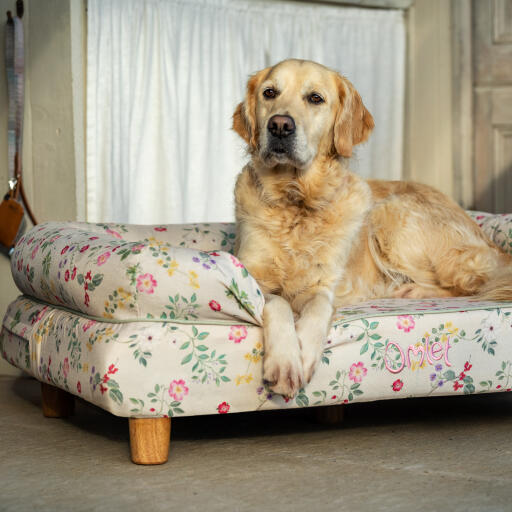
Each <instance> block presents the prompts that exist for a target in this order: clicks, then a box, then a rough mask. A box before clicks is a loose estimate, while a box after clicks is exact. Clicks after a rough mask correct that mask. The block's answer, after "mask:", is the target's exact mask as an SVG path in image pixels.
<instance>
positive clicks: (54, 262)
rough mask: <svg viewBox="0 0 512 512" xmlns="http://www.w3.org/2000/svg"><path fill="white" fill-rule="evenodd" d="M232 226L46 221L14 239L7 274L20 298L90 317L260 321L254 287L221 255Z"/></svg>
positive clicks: (227, 245)
mask: <svg viewBox="0 0 512 512" xmlns="http://www.w3.org/2000/svg"><path fill="white" fill-rule="evenodd" d="M232 230H233V228H232V226H230V225H226V226H224V225H215V226H214V227H209V226H208V225H194V226H179V227H177V226H174V227H173V226H168V227H165V226H154V227H153V226H151V227H148V226H122V225H112V224H85V223H83V224H82V223H56V222H49V223H46V224H42V225H41V226H38V227H36V228H34V229H32V230H31V231H30V232H28V233H27V234H26V235H25V236H24V237H22V238H21V239H20V241H19V242H18V244H17V245H16V248H15V250H14V254H13V256H12V260H11V267H12V273H13V277H14V280H15V282H16V285H17V286H18V288H19V289H20V290H21V291H22V292H23V293H25V294H26V295H30V296H33V297H35V298H37V299H40V300H42V301H44V302H47V303H49V304H54V305H56V306H61V307H66V308H68V309H72V310H75V311H78V312H81V313H83V314H85V315H89V316H91V317H95V318H96V317H99V318H104V319H115V320H118V321H123V320H151V319H155V318H158V319H164V320H165V319H179V320H183V321H195V320H197V319H199V318H201V319H203V320H206V321H208V322H212V323H215V322H226V321H230V322H231V321H233V320H234V321H243V322H256V323H259V322H260V321H261V312H262V310H263V300H264V299H263V296H262V294H261V291H260V289H259V286H258V284H257V283H256V281H255V280H254V279H253V278H252V276H250V275H249V274H248V272H247V270H246V269H245V267H244V266H243V265H242V264H241V263H240V262H239V261H238V260H237V259H236V258H235V257H234V256H233V255H232V254H230V253H229V252H226V249H227V250H228V251H229V250H231V249H232V243H233V238H234V235H233V233H232ZM194 246H200V247H201V248H200V249H193V248H190V247H194ZM214 247H217V248H223V250H213V248H214Z"/></svg>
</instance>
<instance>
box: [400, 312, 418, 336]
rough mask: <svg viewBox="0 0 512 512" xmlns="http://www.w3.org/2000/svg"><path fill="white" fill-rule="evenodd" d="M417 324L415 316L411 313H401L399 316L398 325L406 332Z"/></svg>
mask: <svg viewBox="0 0 512 512" xmlns="http://www.w3.org/2000/svg"><path fill="white" fill-rule="evenodd" d="M415 325H416V324H415V322H414V318H413V317H412V316H411V315H400V316H399V317H398V318H397V322H396V326H397V327H398V328H399V329H402V330H403V331H404V332H409V331H410V330H412V329H414V326H415Z"/></svg>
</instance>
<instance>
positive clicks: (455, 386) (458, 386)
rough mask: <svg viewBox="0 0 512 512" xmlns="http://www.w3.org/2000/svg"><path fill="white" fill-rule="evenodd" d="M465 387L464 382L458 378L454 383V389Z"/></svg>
mask: <svg viewBox="0 0 512 512" xmlns="http://www.w3.org/2000/svg"><path fill="white" fill-rule="evenodd" d="M463 387H464V384H461V383H460V382H459V381H458V380H456V381H455V382H454V383H453V390H454V391H457V390H459V389H460V388H463Z"/></svg>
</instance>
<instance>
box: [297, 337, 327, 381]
mask: <svg viewBox="0 0 512 512" xmlns="http://www.w3.org/2000/svg"><path fill="white" fill-rule="evenodd" d="M321 357H322V347H316V346H312V345H306V347H305V348H303V349H302V367H303V368H304V378H305V379H306V384H308V383H309V382H310V381H311V379H312V378H313V374H314V373H315V370H316V367H317V366H318V363H319V362H320V358H321Z"/></svg>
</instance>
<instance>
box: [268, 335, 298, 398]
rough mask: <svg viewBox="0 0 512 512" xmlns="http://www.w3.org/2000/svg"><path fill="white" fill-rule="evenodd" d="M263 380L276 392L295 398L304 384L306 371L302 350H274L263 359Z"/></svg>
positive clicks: (289, 348)
mask: <svg viewBox="0 0 512 512" xmlns="http://www.w3.org/2000/svg"><path fill="white" fill-rule="evenodd" d="M263 380H264V381H265V382H267V384H268V386H269V389H270V390H271V391H273V392H274V393H277V394H279V395H283V396H285V397H288V398H293V397H294V396H295V395H296V394H297V392H298V391H299V389H300V388H302V386H303V385H304V372H303V370H302V361H301V355H300V351H299V350H298V345H297V349H294V348H292V347H288V350H286V351H283V350H275V349H274V350H272V351H271V352H270V353H269V354H266V355H265V357H264V359H263Z"/></svg>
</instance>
